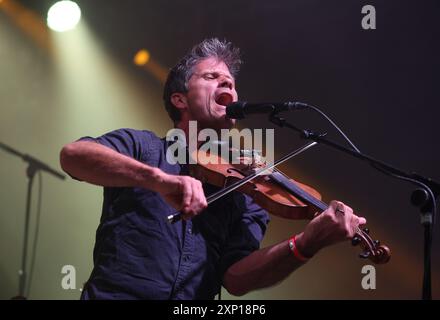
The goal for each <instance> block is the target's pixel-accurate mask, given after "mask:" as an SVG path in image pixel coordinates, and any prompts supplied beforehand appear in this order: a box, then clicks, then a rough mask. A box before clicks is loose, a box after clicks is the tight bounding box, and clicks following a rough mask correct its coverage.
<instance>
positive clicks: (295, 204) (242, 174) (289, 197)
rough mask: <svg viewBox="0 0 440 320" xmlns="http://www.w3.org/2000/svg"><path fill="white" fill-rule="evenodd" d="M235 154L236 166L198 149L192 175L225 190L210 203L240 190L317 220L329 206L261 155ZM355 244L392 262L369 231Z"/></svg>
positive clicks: (375, 258) (280, 211)
mask: <svg viewBox="0 0 440 320" xmlns="http://www.w3.org/2000/svg"><path fill="white" fill-rule="evenodd" d="M231 154H232V153H231V152H230V155H231ZM235 154H236V155H238V157H239V159H238V161H235V162H233V161H230V162H232V164H231V163H227V162H228V161H221V160H222V159H221V156H220V155H218V154H214V153H212V152H211V150H210V149H208V150H201V149H199V150H195V151H194V154H192V155H190V156H192V157H193V159H197V160H198V161H197V164H194V165H190V167H189V170H190V174H191V176H193V177H194V178H196V179H198V180H200V181H201V182H202V183H209V184H211V185H214V186H217V187H220V188H222V189H221V190H220V191H218V192H216V193H215V194H212V195H210V196H208V197H207V201H208V204H209V203H211V202H213V201H215V200H217V199H219V198H220V197H222V196H223V195H225V194H226V193H228V192H230V191H232V190H238V191H240V192H242V193H244V194H247V195H248V196H250V197H251V198H252V199H253V200H254V201H255V203H257V204H258V205H259V206H260V207H262V208H263V209H265V210H267V211H268V212H270V213H271V214H274V215H276V216H279V217H282V218H286V219H313V218H314V217H315V216H316V214H320V213H322V212H323V211H325V210H326V209H327V208H328V207H329V206H328V204H326V203H325V202H323V201H321V195H320V194H319V192H318V191H316V190H315V189H313V188H312V187H310V186H307V185H305V184H303V183H300V182H298V181H295V180H293V179H291V178H290V177H288V176H286V175H285V174H283V173H282V172H281V171H280V170H278V169H276V168H275V164H274V165H272V167H271V168H270V169H268V168H267V166H266V163H265V162H262V161H261V157H259V156H258V153H257V152H255V151H253V150H235ZM236 157H237V156H236ZM230 158H231V157H230ZM234 163H236V164H234ZM263 172H264V174H261V173H263ZM176 218H178V215H171V216H169V217H168V220H169V221H170V222H173V220H174V219H176ZM352 244H353V245H354V246H356V245H359V246H360V247H361V249H362V252H361V253H360V254H359V256H360V257H361V258H363V259H369V260H371V261H372V262H373V263H376V264H384V263H387V262H388V261H389V260H390V257H391V251H390V249H389V248H388V247H387V246H385V245H381V244H380V241H379V240H373V239H372V238H371V237H370V235H369V229H368V228H363V229H361V228H359V227H358V228H357V230H356V234H355V236H354V237H353V238H352Z"/></svg>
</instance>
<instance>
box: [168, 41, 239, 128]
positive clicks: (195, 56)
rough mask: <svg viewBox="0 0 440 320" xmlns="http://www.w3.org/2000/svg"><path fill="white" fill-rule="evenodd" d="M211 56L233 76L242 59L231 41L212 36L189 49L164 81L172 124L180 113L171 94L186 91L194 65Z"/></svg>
mask: <svg viewBox="0 0 440 320" xmlns="http://www.w3.org/2000/svg"><path fill="white" fill-rule="evenodd" d="M211 57H214V58H216V59H218V60H219V61H223V62H224V63H225V64H226V66H227V67H228V69H229V72H230V73H231V75H232V76H233V77H234V78H235V77H236V76H237V74H238V71H239V70H240V65H241V63H242V61H241V59H240V50H239V49H238V48H235V47H234V46H233V45H232V43H231V42H226V40H224V41H220V40H219V39H217V38H212V39H205V40H203V41H202V42H201V43H199V44H197V45H195V46H194V47H193V48H192V49H191V51H190V52H189V53H188V54H186V55H185V56H184V57H183V58H182V59H181V60H180V61H179V62H178V63H177V64H176V65H175V66H174V67H173V68H172V69H171V70H170V73H169V74H168V78H167V81H166V82H165V87H164V92H163V100H164V103H165V109H166V110H167V111H168V114H169V116H170V118H171V119H172V120H173V121H174V124H176V123H178V122H179V121H180V119H181V115H180V111H179V109H177V108H176V106H174V104H173V103H172V102H171V95H172V94H173V93H175V92H179V93H187V92H188V81H189V79H190V78H191V76H192V75H193V69H194V67H195V66H196V65H197V64H198V63H199V62H201V61H202V60H204V59H207V58H211Z"/></svg>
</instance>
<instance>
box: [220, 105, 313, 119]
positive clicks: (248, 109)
mask: <svg viewBox="0 0 440 320" xmlns="http://www.w3.org/2000/svg"><path fill="white" fill-rule="evenodd" d="M307 108H309V105H308V104H306V103H302V102H295V101H291V102H279V103H270V102H268V103H248V102H245V101H236V102H233V103H231V104H229V105H228V106H227V107H226V116H227V117H228V118H229V119H244V118H245V117H246V115H250V114H267V113H278V112H282V111H295V110H303V109H307Z"/></svg>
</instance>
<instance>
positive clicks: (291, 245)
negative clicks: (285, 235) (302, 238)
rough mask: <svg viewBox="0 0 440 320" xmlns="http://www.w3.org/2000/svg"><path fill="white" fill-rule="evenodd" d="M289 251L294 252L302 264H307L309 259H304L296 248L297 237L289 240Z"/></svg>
mask: <svg viewBox="0 0 440 320" xmlns="http://www.w3.org/2000/svg"><path fill="white" fill-rule="evenodd" d="M289 249H290V251H292V252H293V255H294V256H295V257H296V258H297V259H298V260H299V261H301V262H306V261H307V260H309V258H306V257H304V256H303V255H302V254H301V252H299V250H298V247H297V246H296V235H294V236H293V237H292V238H290V239H289Z"/></svg>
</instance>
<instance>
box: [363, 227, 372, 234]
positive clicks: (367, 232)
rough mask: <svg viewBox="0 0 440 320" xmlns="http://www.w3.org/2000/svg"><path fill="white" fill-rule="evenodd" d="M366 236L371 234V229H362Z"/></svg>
mask: <svg viewBox="0 0 440 320" xmlns="http://www.w3.org/2000/svg"><path fill="white" fill-rule="evenodd" d="M362 230H363V231H364V232H365V233H366V234H370V229H368V228H364V229H362Z"/></svg>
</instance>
